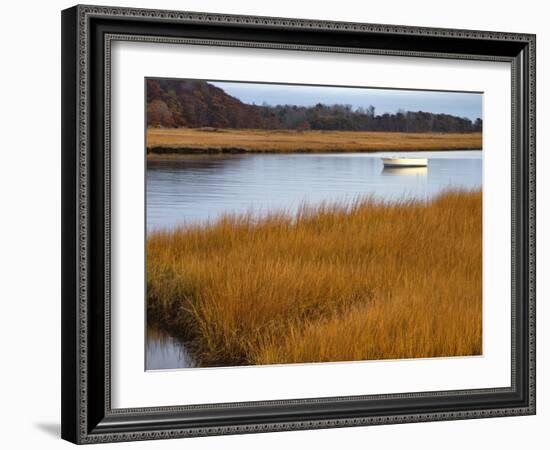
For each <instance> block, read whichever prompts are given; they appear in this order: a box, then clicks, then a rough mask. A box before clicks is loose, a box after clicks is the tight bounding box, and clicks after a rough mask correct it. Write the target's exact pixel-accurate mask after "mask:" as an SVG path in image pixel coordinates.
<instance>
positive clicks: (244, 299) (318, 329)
mask: <svg viewBox="0 0 550 450" xmlns="http://www.w3.org/2000/svg"><path fill="white" fill-rule="evenodd" d="M481 200H482V197H481V193H480V192H465V191H451V192H447V193H444V194H442V195H440V196H438V197H437V198H435V199H433V200H430V201H427V202H424V201H422V202H420V201H419V202H413V201H408V202H402V203H398V204H387V203H381V202H377V201H374V200H373V199H363V200H358V201H355V202H352V203H350V204H347V205H335V204H324V205H321V206H317V207H307V206H303V207H302V208H300V210H299V211H298V213H297V214H296V215H294V216H293V215H290V214H287V213H284V212H280V213H272V214H269V215H267V216H263V217H261V218H258V217H255V216H254V215H252V214H245V215H239V216H231V215H227V216H224V217H222V218H220V219H219V220H218V221H216V222H213V223H210V224H208V225H201V226H187V227H180V228H176V229H173V230H164V231H155V232H152V233H151V234H149V236H148V238H147V301H148V304H147V305H148V317H149V320H151V321H155V322H156V323H157V324H159V325H160V326H162V327H164V328H166V329H167V330H169V331H170V332H171V333H173V334H176V335H177V336H179V337H180V338H182V339H184V340H186V341H187V342H188V343H189V348H190V349H191V350H192V351H193V353H194V355H195V357H196V359H197V361H198V363H199V365H203V366H220V365H248V364H280V363H304V362H326V361H353V360H366V359H387V358H391V359H398V358H422V357H441V356H459V355H479V354H481V351H482V340H481V336H482V334H481V323H482V320H481V319H482V301H481V281H482V280H481V274H482V269H481V239H482V236H481V225H482V214H481Z"/></svg>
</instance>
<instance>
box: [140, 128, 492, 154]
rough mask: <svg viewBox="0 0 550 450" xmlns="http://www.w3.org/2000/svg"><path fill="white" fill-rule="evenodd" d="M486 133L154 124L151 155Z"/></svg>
mask: <svg viewBox="0 0 550 450" xmlns="http://www.w3.org/2000/svg"><path fill="white" fill-rule="evenodd" d="M481 146H482V141H481V133H465V134H455V133H397V132H396V133H392V132H362V131H294V130H242V129H238V130H237V129H197V128H175V129H168V128H149V129H148V130H147V150H148V153H149V154H164V153H176V154H177V153H244V152H260V153H261V152H265V153H269V152H374V151H393V150H395V151H421V150H463V149H472V150H473V149H481Z"/></svg>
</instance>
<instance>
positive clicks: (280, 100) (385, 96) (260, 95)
mask: <svg viewBox="0 0 550 450" xmlns="http://www.w3.org/2000/svg"><path fill="white" fill-rule="evenodd" d="M210 83H211V84H213V85H215V86H218V87H220V88H221V89H223V90H224V91H225V92H227V93H228V94H229V95H232V96H233V97H236V98H238V99H239V100H241V101H242V102H244V103H250V104H252V103H255V104H256V105H261V104H262V103H264V102H265V103H268V104H270V105H284V104H289V105H301V106H311V105H315V104H317V103H324V104H327V105H330V104H335V103H339V104H349V105H352V106H353V107H354V108H357V107H360V106H362V107H365V108H366V107H368V106H369V105H373V106H374V107H375V108H376V114H384V113H386V112H387V113H395V112H397V110H399V109H403V110H405V111H425V112H433V113H445V114H452V115H453V116H459V117H468V118H469V119H472V120H475V119H476V118H478V117H482V98H483V95H482V94H480V93H469V92H442V91H413V90H400V89H375V88H346V87H332V86H300V85H285V84H261V83H234V82H218V81H210Z"/></svg>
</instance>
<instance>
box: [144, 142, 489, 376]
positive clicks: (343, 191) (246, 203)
mask: <svg viewBox="0 0 550 450" xmlns="http://www.w3.org/2000/svg"><path fill="white" fill-rule="evenodd" d="M395 155H396V153H368V154H367V153H340V154H245V155H197V156H186V157H182V158H178V159H173V160H165V161H148V162H147V230H148V231H151V230H154V229H158V228H170V227H173V226H176V225H180V224H184V223H187V224H200V223H205V222H207V221H211V220H215V219H216V218H217V217H219V216H220V215H221V214H223V213H227V212H236V213H241V212H254V213H257V214H262V213H264V212H267V211H272V210H281V209H284V210H287V211H289V212H292V211H294V210H295V209H296V208H297V207H298V206H300V205H301V204H302V203H303V202H307V203H309V204H315V203H319V202H322V201H327V200H328V201H350V200H353V199H355V198H357V197H359V196H363V195H372V196H374V197H375V198H377V199H383V200H385V201H390V202H392V201H399V200H403V199H427V198H430V197H433V196H434V195H437V194H438V193H440V192H442V191H444V190H446V189H449V188H465V189H479V188H481V184H482V154H481V151H444V152H419V153H407V154H406V155H407V156H419V157H424V158H428V159H429V161H428V167H427V168H403V169H384V167H383V164H382V161H381V159H380V158H381V157H383V156H395ZM147 335H148V337H147V346H146V358H147V368H148V369H171V368H180V367H192V366H193V362H192V359H191V358H190V356H189V354H188V353H187V352H186V351H185V347H184V346H183V344H182V343H181V342H178V341H177V340H175V339H174V338H172V337H170V336H168V335H166V334H164V333H162V332H159V331H158V330H152V329H149V330H148V333H147Z"/></svg>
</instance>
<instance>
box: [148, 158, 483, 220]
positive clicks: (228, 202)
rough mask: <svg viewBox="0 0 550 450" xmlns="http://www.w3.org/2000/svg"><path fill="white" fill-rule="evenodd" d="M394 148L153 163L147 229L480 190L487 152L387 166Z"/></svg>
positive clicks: (149, 163) (184, 159)
mask: <svg viewBox="0 0 550 450" xmlns="http://www.w3.org/2000/svg"><path fill="white" fill-rule="evenodd" d="M385 155H391V154H389V153H369V154H365V153H340V154H247V155H231V156H226V155H223V156H222V155H200V156H188V157H183V158H181V159H175V160H165V161H148V162H147V229H148V230H153V229H155V228H159V227H173V226H174V225H178V224H183V223H202V222H206V221H208V220H215V219H216V218H217V217H219V216H220V215H221V214H223V213H226V212H229V211H232V212H237V213H239V212H248V211H253V212H255V213H258V214H261V213H262V212H266V211H272V210H279V209H285V210H288V211H293V210H295V208H297V207H298V206H299V205H300V204H301V203H303V202H304V201H305V202H308V203H313V204H315V203H319V202H321V201H326V200H329V201H346V200H347V201H349V200H353V199H354V198H356V197H357V196H362V195H373V196H374V197H376V198H379V199H384V200H388V201H397V200H400V199H409V198H417V199H425V198H429V197H431V196H434V195H436V194H438V193H439V192H441V191H443V190H445V189H448V188H467V189H470V188H480V187H481V175H482V158H481V152H480V151H451V152H421V153H412V154H411V153H407V155H408V156H420V157H427V158H429V162H428V167H427V168H403V169H384V167H383V165H382V161H381V159H380V158H381V157H382V156H385Z"/></svg>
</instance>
